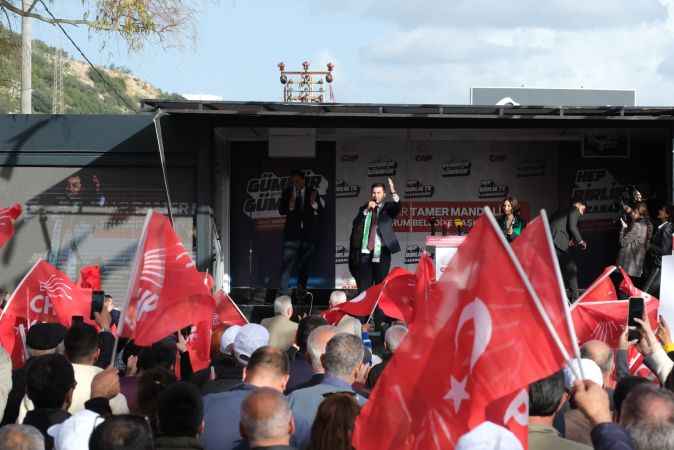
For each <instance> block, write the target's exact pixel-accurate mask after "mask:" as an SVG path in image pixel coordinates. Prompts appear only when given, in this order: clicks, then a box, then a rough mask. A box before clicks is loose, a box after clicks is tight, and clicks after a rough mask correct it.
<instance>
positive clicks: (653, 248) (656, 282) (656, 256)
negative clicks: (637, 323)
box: [643, 205, 674, 298]
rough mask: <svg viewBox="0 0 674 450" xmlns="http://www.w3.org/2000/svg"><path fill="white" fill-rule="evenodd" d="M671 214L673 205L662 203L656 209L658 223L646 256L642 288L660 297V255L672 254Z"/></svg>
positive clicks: (673, 213) (673, 209)
mask: <svg viewBox="0 0 674 450" xmlns="http://www.w3.org/2000/svg"><path fill="white" fill-rule="evenodd" d="M672 215H674V207H672V206H670V205H663V206H661V207H660V209H658V220H659V221H660V225H659V226H658V228H657V229H656V230H655V234H653V238H652V239H651V242H650V243H649V244H648V253H647V256H646V270H647V274H648V278H646V283H645V284H644V287H643V290H644V291H646V292H648V293H649V294H651V295H654V296H656V297H657V298H660V276H661V272H662V257H663V256H665V255H671V254H672V228H673V227H672Z"/></svg>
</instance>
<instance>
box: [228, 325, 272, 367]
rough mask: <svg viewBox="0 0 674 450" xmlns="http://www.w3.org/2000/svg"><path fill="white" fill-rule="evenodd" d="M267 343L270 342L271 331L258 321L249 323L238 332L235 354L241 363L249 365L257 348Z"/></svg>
mask: <svg viewBox="0 0 674 450" xmlns="http://www.w3.org/2000/svg"><path fill="white" fill-rule="evenodd" d="M267 344H269V331H267V329H266V328H265V327H263V326H262V325H259V324H257V323H248V324H246V325H244V326H242V327H241V329H240V330H239V332H238V333H237V334H236V338H235V339H234V356H235V357H236V360H237V361H239V363H241V364H243V365H244V366H247V365H248V360H249V359H250V356H251V355H252V354H253V353H254V352H255V350H257V349H258V348H260V347H264V346H265V345H267Z"/></svg>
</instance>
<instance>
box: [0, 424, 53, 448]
mask: <svg viewBox="0 0 674 450" xmlns="http://www.w3.org/2000/svg"><path fill="white" fill-rule="evenodd" d="M0 448H1V449H2V450H44V437H43V436H42V433H40V432H39V431H38V429H37V428H35V427H32V426H30V425H14V424H12V425H5V426H4V427H2V428H0Z"/></svg>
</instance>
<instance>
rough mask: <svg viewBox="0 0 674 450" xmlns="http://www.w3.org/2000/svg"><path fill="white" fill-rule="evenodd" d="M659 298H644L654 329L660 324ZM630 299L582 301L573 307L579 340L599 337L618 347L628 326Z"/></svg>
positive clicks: (572, 312)
mask: <svg viewBox="0 0 674 450" xmlns="http://www.w3.org/2000/svg"><path fill="white" fill-rule="evenodd" d="M659 303H660V302H659V301H658V299H656V298H654V297H651V298H645V299H644V306H645V308H646V315H647V316H648V320H649V322H650V324H651V327H653V329H656V328H657V325H658V306H659ZM628 310H629V300H611V301H607V302H581V303H578V302H576V303H574V304H573V305H572V307H571V317H572V318H573V324H574V327H575V328H576V334H577V336H578V342H580V343H581V344H583V343H585V342H587V341H589V340H592V339H597V340H600V341H603V342H606V343H607V344H608V345H609V347H612V348H618V346H619V341H620V334H621V333H622V331H623V329H624V328H625V327H626V326H627V313H628Z"/></svg>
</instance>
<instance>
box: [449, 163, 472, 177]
mask: <svg viewBox="0 0 674 450" xmlns="http://www.w3.org/2000/svg"><path fill="white" fill-rule="evenodd" d="M471 166H472V163H471V162H470V161H468V160H467V159H464V160H462V161H449V162H446V163H443V164H442V166H441V170H442V173H441V175H442V176H443V177H467V176H468V175H470V169H471Z"/></svg>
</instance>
